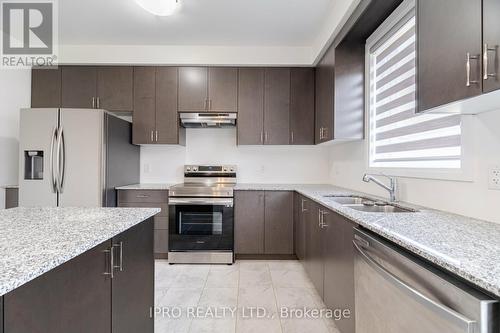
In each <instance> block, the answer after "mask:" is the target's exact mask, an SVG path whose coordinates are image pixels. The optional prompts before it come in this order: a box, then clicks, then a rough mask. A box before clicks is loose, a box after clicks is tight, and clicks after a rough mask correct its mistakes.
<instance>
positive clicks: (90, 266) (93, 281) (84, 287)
mask: <svg viewBox="0 0 500 333" xmlns="http://www.w3.org/2000/svg"><path fill="white" fill-rule="evenodd" d="M113 244H114V246H113V247H112V245H113ZM117 244H122V248H121V251H120V247H119V245H117ZM110 249H112V251H113V254H114V257H115V259H116V260H115V262H114V264H115V267H114V268H113V274H114V276H113V277H111V276H110V275H109V274H105V273H110V272H111V267H110V265H111V262H110ZM120 266H121V267H122V269H120ZM3 299H4V301H3V311H2V313H3V316H4V323H3V329H4V331H5V332H9V333H26V332H30V333H46V332H51V333H68V332H72V333H86V332H92V333H111V332H113V333H118V332H119V333H123V332H150V333H153V329H154V328H153V319H152V318H150V316H149V309H150V307H151V306H153V303H154V259H153V221H152V219H148V220H147V221H144V222H142V223H141V224H139V225H137V226H135V227H133V228H131V229H129V230H128V231H125V232H124V233H122V234H120V235H118V236H116V237H114V238H113V239H112V240H108V241H105V242H103V243H101V244H100V245H98V246H96V247H94V248H93V249H91V250H89V251H87V252H85V253H83V254H81V255H79V256H78V257H76V258H74V259H72V260H70V261H68V262H67V263H64V264H62V265H61V266H59V267H56V268H54V269H53V270H51V271H49V272H47V273H45V274H43V275H41V276H39V277H38V278H36V279H34V280H33V281H31V282H28V283H27V284H25V285H23V286H21V287H19V288H17V289H15V290H13V291H11V292H9V293H7V294H6V295H4V296H3ZM0 332H1V330H0Z"/></svg>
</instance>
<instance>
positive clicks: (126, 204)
mask: <svg viewBox="0 0 500 333" xmlns="http://www.w3.org/2000/svg"><path fill="white" fill-rule="evenodd" d="M118 207H135V208H161V212H159V213H158V215H156V216H157V217H167V218H168V204H167V203H162V204H160V203H147V202H118Z"/></svg>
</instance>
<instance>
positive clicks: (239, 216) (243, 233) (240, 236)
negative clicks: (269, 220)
mask: <svg viewBox="0 0 500 333" xmlns="http://www.w3.org/2000/svg"><path fill="white" fill-rule="evenodd" d="M234 202H235V204H234V250H235V253H236V254H263V253H264V192H262V191H236V192H234Z"/></svg>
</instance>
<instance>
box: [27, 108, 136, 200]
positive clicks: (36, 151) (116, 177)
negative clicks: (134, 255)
mask: <svg viewBox="0 0 500 333" xmlns="http://www.w3.org/2000/svg"><path fill="white" fill-rule="evenodd" d="M19 138H20V143H19V169H20V170H19V171H20V172H19V205H20V206H21V207H23V206H24V207H34V206H36V207H40V206H44V207H46V206H49V207H115V206H116V191H115V187H116V186H122V185H128V184H133V183H138V182H139V168H140V161H139V147H138V146H135V145H133V144H132V126H131V123H130V122H128V121H126V120H124V119H122V118H119V117H117V116H115V115H113V114H111V113H109V112H107V111H105V110H95V109H22V110H21V118H20V135H19Z"/></svg>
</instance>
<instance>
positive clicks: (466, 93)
mask: <svg viewBox="0 0 500 333" xmlns="http://www.w3.org/2000/svg"><path fill="white" fill-rule="evenodd" d="M417 3H418V5H417V10H418V11H417V20H418V23H417V27H418V31H417V34H418V35H417V40H418V49H417V50H418V51H417V53H418V57H417V61H418V64H417V71H418V74H417V77H418V79H417V85H418V87H417V88H418V89H417V98H418V100H417V108H418V111H419V112H422V111H425V110H428V109H431V108H434V107H437V106H440V105H444V104H447V103H450V102H454V101H458V100H462V99H465V98H468V97H473V96H476V95H479V94H480V93H481V91H482V80H481V59H482V57H481V50H482V47H481V37H482V36H481V30H482V29H481V28H482V26H481V15H482V14H481V0H440V1H434V0H418V1H417ZM468 53H469V54H470V56H471V57H475V59H470V81H471V83H470V85H469V86H468V85H467V65H466V63H467V54H468ZM474 82H475V83H474Z"/></svg>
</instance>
